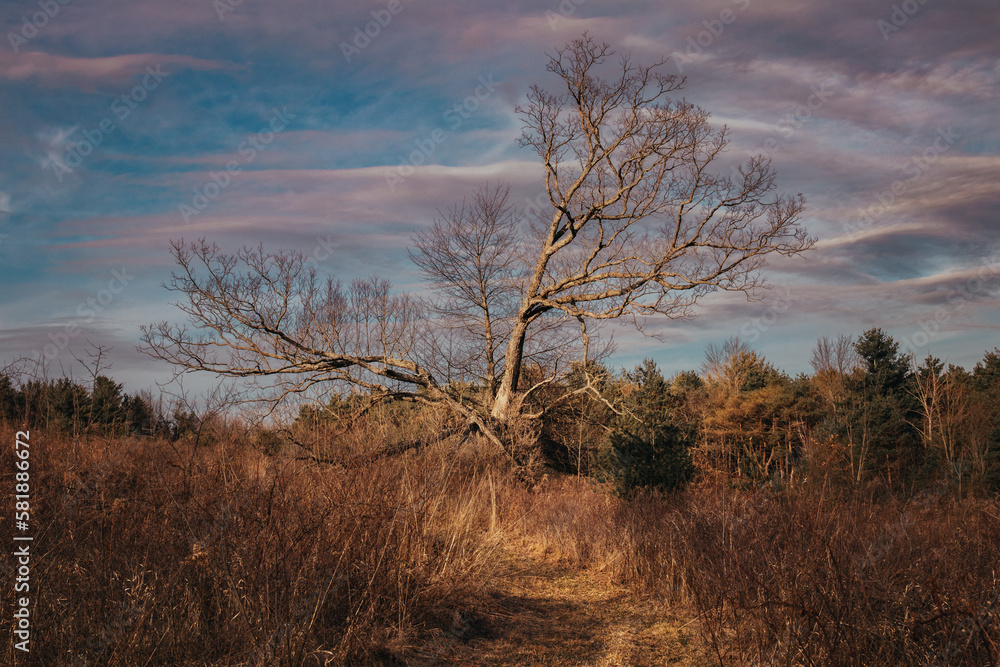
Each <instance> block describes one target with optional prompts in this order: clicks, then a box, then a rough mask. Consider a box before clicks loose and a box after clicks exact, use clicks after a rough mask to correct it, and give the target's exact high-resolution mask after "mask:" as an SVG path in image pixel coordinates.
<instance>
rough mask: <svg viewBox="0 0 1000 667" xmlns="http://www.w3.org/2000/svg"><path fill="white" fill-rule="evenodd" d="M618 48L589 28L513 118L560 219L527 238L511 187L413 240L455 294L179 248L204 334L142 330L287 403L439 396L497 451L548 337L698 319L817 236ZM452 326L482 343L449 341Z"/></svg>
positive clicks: (539, 224) (250, 254)
mask: <svg viewBox="0 0 1000 667" xmlns="http://www.w3.org/2000/svg"><path fill="white" fill-rule="evenodd" d="M613 56H614V52H613V51H612V50H611V48H610V46H609V45H607V44H598V43H596V42H594V41H593V40H592V39H591V38H590V37H589V36H587V35H586V34H585V35H584V36H583V37H582V38H580V39H577V40H575V41H574V42H572V43H571V44H570V45H568V46H567V47H565V48H564V49H562V50H559V51H556V53H555V54H553V55H552V56H550V60H549V64H548V71H549V72H551V73H553V74H555V75H556V77H557V78H558V79H559V80H560V84H561V89H560V90H559V91H558V92H548V91H547V90H545V89H543V88H541V87H537V86H535V87H532V88H531V91H530V93H529V95H528V102H527V106H525V107H523V108H518V112H519V113H520V115H521V117H522V118H523V121H524V129H523V135H522V144H523V145H524V146H526V147H529V148H531V149H533V150H534V151H535V152H536V153H537V154H538V156H539V158H540V160H541V163H542V165H543V168H544V173H545V190H546V193H547V195H548V199H549V202H550V204H551V209H550V211H551V217H549V216H548V214H546V215H545V216H544V217H543V219H542V220H540V221H534V223H535V224H534V225H533V226H532V227H531V229H530V230H526V229H525V228H524V226H523V224H522V222H521V221H520V218H521V216H520V215H519V214H518V212H517V211H515V210H514V209H513V208H512V207H510V206H509V205H508V204H507V190H506V189H505V188H502V187H497V188H492V189H491V188H490V187H488V186H487V187H486V188H485V189H484V190H481V191H480V192H478V193H477V194H476V195H475V197H474V199H473V200H472V201H471V202H467V203H463V204H460V205H458V206H456V207H454V208H452V209H450V210H448V211H446V212H445V213H444V214H443V216H442V219H441V220H439V221H438V222H437V223H436V224H435V225H434V226H432V227H430V228H429V229H428V230H427V231H425V232H422V233H420V234H418V235H417V236H416V237H415V239H414V240H415V250H414V252H413V253H412V255H411V256H412V258H413V259H414V261H415V262H416V263H417V265H418V266H419V267H420V268H421V270H422V271H423V273H424V275H425V276H426V277H427V278H428V279H429V280H430V282H431V283H432V285H431V286H432V287H434V288H436V289H437V290H438V292H439V295H440V296H439V298H438V299H437V300H434V301H432V302H431V303H430V306H429V307H428V304H425V303H421V302H420V301H419V300H417V299H414V298H411V297H408V296H405V295H403V296H400V295H393V294H392V293H391V290H390V289H389V286H388V284H387V283H385V282H383V281H380V280H377V279H371V280H368V281H359V282H355V283H353V284H352V285H350V286H349V287H347V288H345V287H344V286H342V285H340V284H339V283H337V282H335V281H333V280H327V281H326V282H324V281H321V280H320V279H319V278H318V276H317V275H316V272H315V270H313V269H309V268H307V266H306V262H305V259H304V258H303V257H302V256H301V255H297V254H288V253H275V254H269V253H265V252H264V251H263V249H244V250H242V251H240V252H238V253H236V254H235V255H229V254H225V253H222V252H221V251H220V250H219V249H218V248H216V247H215V246H210V245H208V244H206V243H204V242H201V243H196V244H193V245H190V246H186V245H184V244H183V243H178V244H175V245H174V253H175V259H176V261H177V263H178V264H179V265H180V267H181V271H180V272H179V273H176V274H175V275H174V278H173V282H172V283H171V285H170V287H171V288H172V289H174V290H176V291H178V292H180V293H182V294H183V295H185V297H186V299H187V302H186V303H182V304H181V307H182V309H183V310H184V311H185V312H186V313H187V314H188V315H189V316H190V318H191V320H192V322H193V323H194V324H195V326H196V329H194V330H191V329H187V328H185V327H183V326H182V327H175V326H171V325H169V324H166V323H162V324H158V325H153V326H150V327H147V328H146V329H145V332H144V335H145V342H146V349H147V350H148V351H149V352H150V353H152V354H153V355H155V356H158V357H160V358H163V359H166V360H168V361H170V362H172V363H174V364H177V365H178V366H180V367H181V368H183V369H186V370H190V369H194V370H210V371H214V372H216V373H218V374H220V375H224V376H237V377H252V378H257V379H258V380H262V379H263V380H272V381H273V382H272V385H271V386H272V387H277V388H279V389H280V390H281V391H280V393H279V395H283V394H287V393H289V392H299V391H304V390H306V389H307V388H309V387H310V386H313V385H315V384H316V383H320V382H329V381H337V380H340V381H343V382H347V383H351V384H353V385H356V386H360V387H364V388H366V389H367V390H369V391H371V392H373V393H375V394H377V395H394V396H399V397H403V398H408V399H410V400H419V401H427V402H434V403H438V404H441V403H444V404H446V405H448V406H449V407H450V408H451V409H453V410H454V411H455V412H456V413H458V414H460V415H462V416H463V417H465V418H466V419H467V420H468V421H469V422H471V423H474V424H477V425H478V426H479V427H480V428H481V429H483V431H484V433H486V434H487V435H488V436H489V437H490V438H491V439H492V440H493V441H494V442H496V443H498V444H501V445H502V444H503V440H504V438H503V436H502V433H503V431H504V427H505V425H508V424H511V423H513V422H514V421H516V420H517V419H518V418H519V417H520V416H522V415H523V414H524V413H525V405H526V403H525V401H526V398H527V397H528V396H529V395H530V394H531V393H532V391H534V390H535V389H536V388H538V387H541V386H544V385H546V384H547V383H551V382H552V381H553V380H554V379H555V378H556V371H557V364H556V363H555V362H553V363H550V364H549V367H548V369H547V377H543V378H540V379H539V377H537V374H535V375H536V376H535V377H534V378H533V384H532V386H531V387H528V388H522V387H520V386H519V382H520V381H521V380H522V376H524V375H525V373H524V371H525V366H526V362H527V360H528V359H529V358H531V355H532V353H533V352H534V353H537V354H539V355H541V356H543V357H544V354H543V353H544V352H545V351H546V348H548V350H547V351H549V352H552V351H554V348H559V347H563V346H564V345H563V343H562V342H559V343H555V344H554V343H552V342H551V341H552V340H553V338H552V337H551V336H550V335H549V333H547V332H552V331H560V332H564V331H565V326H564V325H565V323H566V322H569V323H572V324H574V326H578V329H577V331H578V332H579V333H578V335H577V342H578V344H579V345H580V347H582V349H583V351H584V354H583V356H584V362H586V357H587V355H588V353H589V347H590V346H589V334H588V328H587V325H588V322H591V323H592V322H593V321H595V320H597V321H601V320H612V319H616V318H622V317H628V318H631V319H632V320H633V322H634V323H635V324H636V325H637V326H640V327H641V326H642V324H643V321H644V319H645V318H647V317H649V316H652V315H657V314H659V315H662V316H666V317H670V318H679V317H686V316H689V315H691V314H692V312H693V311H692V307H693V306H694V305H695V304H696V302H697V301H698V299H699V298H700V297H702V296H704V295H705V294H708V293H710V292H712V291H715V290H720V289H721V290H730V291H742V292H751V291H753V290H755V289H756V288H759V287H762V286H763V285H764V283H763V281H762V278H761V274H760V270H761V269H762V268H763V266H764V261H765V258H766V256H767V255H769V254H771V253H778V254H782V255H794V254H797V253H800V252H802V251H804V250H806V249H807V248H809V247H810V246H811V244H812V241H811V240H810V239H808V238H807V236H806V234H805V232H804V231H803V230H802V228H801V227H800V226H799V225H798V220H799V217H800V215H801V212H802V209H803V202H802V199H801V197H800V196H799V197H786V196H781V195H775V194H773V191H774V189H775V174H774V171H773V170H772V169H771V167H770V164H769V162H768V160H767V159H765V158H764V157H754V158H752V159H751V160H750V161H749V162H747V163H746V164H744V165H743V166H742V167H740V168H739V170H738V172H737V173H738V174H739V176H738V178H735V179H733V178H729V177H724V176H719V175H716V173H715V172H714V171H713V170H712V167H713V166H714V164H713V163H714V162H715V161H716V160H717V159H718V158H719V156H720V155H721V153H722V151H723V150H724V148H725V147H726V145H727V141H728V140H727V130H726V129H725V128H724V127H723V128H718V129H716V128H713V127H712V126H711V125H710V124H709V121H708V114H707V113H706V112H705V111H703V110H701V109H699V108H697V107H695V106H693V105H691V104H689V103H687V102H685V101H683V100H678V99H674V98H672V97H671V95H672V94H673V93H675V92H676V91H678V90H679V89H680V88H681V87H682V86H683V84H684V80H683V79H680V78H676V77H673V76H666V75H662V74H659V73H658V71H657V70H658V68H659V66H660V65H662V62H661V63H656V64H654V65H651V66H638V65H636V64H634V63H633V62H632V60H631V58H630V57H629V56H621V57H620V58H619V59H618V60H617V61H616V62H612V57H613ZM605 74H607V75H608V78H602V77H603V76H604V75H605ZM455 331H462V332H464V333H465V334H469V335H471V336H472V337H473V339H474V340H476V341H477V345H478V350H477V351H473V352H469V351H468V347H467V345H466V344H465V343H464V342H459V343H458V344H457V345H456V344H452V342H448V341H454V336H453V334H454V333H455ZM449 337H450V338H449ZM466 340H467V339H466ZM449 347H450V349H451V350H452V351H456V350H461V353H460V354H459V358H458V359H454V358H452V359H449V360H448V362H449V363H450V364H451V365H452V366H456V367H459V368H463V367H464V368H465V372H467V373H471V372H473V367H474V366H475V367H476V368H477V369H478V370H475V372H474V373H473V374H479V377H480V378H481V380H482V381H483V382H484V383H485V385H486V386H487V391H486V393H485V400H480V401H479V402H478V403H473V404H470V403H469V402H468V401H466V400H465V399H464V398H463V397H462V396H456V395H455V393H454V392H453V391H452V388H451V387H450V386H449V384H448V383H447V382H441V381H440V380H439V377H438V375H439V374H438V375H436V374H435V369H438V368H441V367H442V363H441V362H442V360H441V356H442V350H445V349H447V348H449ZM445 365H447V364H445ZM565 366H568V364H565ZM583 367H586V363H584V364H583ZM535 414H536V415H537V414H541V413H539V412H537V411H536V412H535Z"/></svg>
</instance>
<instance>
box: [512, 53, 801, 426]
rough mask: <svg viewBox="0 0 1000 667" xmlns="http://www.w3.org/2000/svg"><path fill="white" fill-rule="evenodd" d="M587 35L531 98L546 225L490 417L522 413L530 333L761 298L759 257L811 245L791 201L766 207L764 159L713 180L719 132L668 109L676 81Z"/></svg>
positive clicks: (704, 118)
mask: <svg viewBox="0 0 1000 667" xmlns="http://www.w3.org/2000/svg"><path fill="white" fill-rule="evenodd" d="M612 56H614V52H613V51H612V50H611V47H610V46H609V45H608V44H598V43H596V42H594V40H593V39H591V38H590V37H589V36H588V35H586V34H585V35H584V36H583V37H582V38H580V39H577V40H575V41H573V42H572V43H571V44H570V45H568V46H567V47H566V48H564V49H561V50H559V51H557V52H556V53H555V54H554V55H552V56H551V57H550V59H549V64H548V68H547V69H548V71H549V72H552V73H553V74H555V75H556V76H557V77H558V78H559V79H561V84H562V89H561V90H559V91H558V92H555V93H554V92H549V91H548V90H546V89H544V88H541V87H539V86H533V87H532V88H531V92H530V93H529V95H528V105H527V106H526V107H523V108H518V112H519V113H520V114H521V116H522V118H523V119H524V130H523V134H522V145H524V146H527V147H530V148H532V149H533V150H534V151H535V152H536V153H537V154H538V156H539V158H540V159H541V161H542V164H543V165H544V168H545V188H546V192H547V194H548V199H549V202H550V204H551V206H552V217H551V219H549V220H548V221H547V224H546V225H545V226H543V227H542V228H541V229H540V230H539V232H540V234H539V238H538V241H539V243H538V246H537V249H536V254H535V261H534V266H533V268H532V271H531V276H530V278H529V279H528V282H527V284H526V289H525V292H524V295H523V297H522V299H521V303H520V307H519V308H518V312H517V315H516V317H515V320H514V325H513V330H512V333H511V336H510V340H509V342H508V344H507V350H506V360H505V366H504V375H503V379H502V381H501V384H500V387H499V390H498V392H497V397H496V401H495V402H494V405H493V409H492V414H493V416H494V417H497V418H500V419H505V418H509V417H510V416H511V414H512V412H516V410H517V403H518V401H517V391H518V370H519V368H520V365H521V359H522V357H523V352H524V341H525V338H526V336H527V333H528V330H529V328H530V326H531V325H532V323H533V322H534V321H535V320H537V319H538V318H539V317H540V316H542V315H544V314H545V313H547V312H549V311H552V310H558V311H562V312H563V313H565V314H567V315H569V316H572V317H578V318H587V319H612V318H620V317H623V316H627V317H631V318H633V320H635V321H636V323H637V324H638V323H639V319H640V318H643V317H645V316H649V315H653V314H661V315H666V316H667V317H674V318H676V317H684V316H686V315H689V314H690V313H691V307H692V306H693V305H694V304H695V303H696V301H697V300H698V298H699V297H701V296H703V295H705V294H707V293H709V292H711V291H713V290H715V289H723V290H731V291H743V292H749V291H752V290H753V289H755V288H757V287H760V286H761V285H762V282H761V277H760V269H761V268H762V267H763V265H764V261H765V257H766V255H768V254H770V253H780V254H784V255H793V254H796V253H800V252H802V251H804V250H806V249H807V248H809V247H810V246H811V245H812V241H811V240H810V239H809V238H807V236H806V234H805V231H804V230H803V229H802V228H801V227H799V226H798V224H797V223H798V219H799V217H800V215H801V213H802V210H803V205H804V204H803V201H802V199H801V196H799V197H784V196H774V195H772V191H773V190H774V187H775V173H774V171H773V170H772V169H771V166H770V162H769V160H767V159H766V158H765V157H762V156H757V157H754V158H752V159H751V160H750V161H749V162H747V163H746V164H744V165H742V166H741V167H740V168H739V169H738V171H737V173H738V174H739V177H738V178H736V179H732V178H726V177H723V176H719V175H716V173H715V172H714V171H712V167H713V162H715V161H716V160H717V159H718V157H719V156H720V154H721V153H722V151H723V149H724V148H725V147H726V145H727V143H728V141H727V130H726V128H724V127H723V128H720V129H714V128H713V127H712V126H711V125H710V124H709V122H708V114H707V113H706V112H705V111H704V110H702V109H700V108H698V107H696V106H694V105H691V104H689V103H687V102H685V101H684V100H676V99H673V98H671V97H670V95H671V94H672V93H674V92H676V91H678V90H679V89H680V88H682V87H683V85H684V79H683V78H678V77H675V76H670V75H663V74H660V73H659V72H658V71H657V70H658V68H659V67H660V66H661V65H662V64H663V61H661V62H659V63H655V64H653V65H649V66H639V65H636V64H635V63H633V62H632V60H631V58H630V57H629V56H627V55H623V56H621V57H620V58H619V60H618V63H617V67H614V68H613V76H611V77H609V78H602V76H601V74H602V73H603V69H604V67H605V65H607V64H608V61H609V59H610V58H611V57H612Z"/></svg>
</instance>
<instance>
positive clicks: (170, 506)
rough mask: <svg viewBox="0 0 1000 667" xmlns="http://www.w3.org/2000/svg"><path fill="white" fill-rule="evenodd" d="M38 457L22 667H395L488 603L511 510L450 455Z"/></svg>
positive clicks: (98, 446)
mask: <svg viewBox="0 0 1000 667" xmlns="http://www.w3.org/2000/svg"><path fill="white" fill-rule="evenodd" d="M0 437H3V438H5V440H4V441H5V442H13V440H12V438H13V430H10V431H9V432H8V431H3V432H2V433H0ZM369 446H378V443H371V442H370V443H369ZM32 447H33V449H32V478H31V479H32V488H33V489H34V495H33V499H32V521H33V532H34V535H35V542H34V546H33V551H34V558H33V560H32V582H33V587H32V592H31V594H32V608H31V611H32V632H33V635H32V643H31V648H32V650H31V653H30V654H23V653H21V652H19V651H15V650H14V649H13V644H14V642H13V640H12V637H13V635H12V625H11V622H10V618H9V616H8V615H5V616H4V618H3V619H2V620H0V636H3V637H4V638H5V639H6V641H5V643H4V646H3V649H2V651H3V654H4V657H3V658H2V659H0V662H3V663H5V664H11V665H46V666H49V665H130V666H131V665H156V664H177V665H184V664H190V665H195V664H197V665H323V664H330V665H342V664H369V663H372V664H393V662H394V660H396V658H395V657H394V656H395V655H397V654H399V653H403V652H405V651H406V649H407V647H408V646H409V645H410V644H412V643H414V642H417V641H419V640H420V638H421V637H422V636H425V635H427V634H428V633H432V632H434V631H435V630H434V629H435V628H447V627H448V626H449V624H451V623H452V621H453V617H454V614H456V613H457V612H459V611H461V610H462V609H463V608H464V607H466V606H468V605H474V604H475V603H476V600H477V599H478V594H479V593H480V592H481V591H482V590H483V589H484V587H487V586H489V585H490V581H491V574H492V571H493V568H494V567H495V564H496V558H495V554H496V551H497V549H498V548H499V545H500V544H501V542H502V541H503V539H504V530H505V525H507V524H509V523H510V521H509V520H508V517H507V513H508V509H506V508H509V507H512V506H513V503H511V502H508V501H507V500H506V499H505V494H507V495H509V494H510V493H511V491H510V488H511V487H510V486H509V485H507V484H506V483H505V482H504V480H503V479H502V476H500V475H497V474H496V473H493V472H490V471H489V469H484V466H482V465H477V464H476V463H475V461H474V460H473V461H471V462H470V461H465V460H464V459H463V457H462V456H458V455H456V454H455V452H453V451H452V449H451V446H450V445H449V444H448V443H439V444H437V445H432V446H430V447H428V448H427V449H425V450H424V451H423V452H421V453H419V454H410V455H408V456H402V457H395V458H390V459H384V460H378V461H375V462H371V463H368V464H366V465H365V466H363V467H354V468H351V467H346V466H338V465H329V464H326V465H316V464H315V463H311V462H308V461H299V460H294V458H291V457H284V458H282V457H275V458H271V457H267V456H265V455H263V454H262V453H261V452H259V451H256V450H254V449H251V448H247V447H245V446H242V445H240V444H239V443H236V442H226V441H225V440H223V441H220V442H217V443H216V444H214V445H213V446H211V447H195V446H194V444H193V443H168V442H166V441H159V440H150V439H127V440H122V439H104V438H91V439H83V438H72V437H52V438H49V437H47V435H46V434H45V433H44V432H41V431H32ZM11 449H12V448H10V447H4V448H3V455H2V457H0V466H2V473H3V474H2V476H0V480H2V481H0V484H3V485H5V486H4V487H3V488H13V487H12V486H11V485H12V484H13V479H12V471H13V459H12V456H11V454H10V450H11ZM4 496H5V498H7V500H5V501H4V507H5V510H6V509H11V510H12V509H13V508H12V507H10V508H8V507H7V505H9V502H8V501H9V500H10V498H9V496H8V494H4ZM7 516H11V514H7ZM4 562H5V572H6V573H7V574H8V575H9V574H10V572H11V570H10V569H9V567H6V566H7V565H8V564H9V559H5V561H4ZM2 590H3V597H4V600H10V599H12V597H13V580H12V577H10V576H7V577H5V579H4V582H3V586H2Z"/></svg>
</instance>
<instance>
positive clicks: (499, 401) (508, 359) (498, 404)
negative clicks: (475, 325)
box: [491, 317, 528, 421]
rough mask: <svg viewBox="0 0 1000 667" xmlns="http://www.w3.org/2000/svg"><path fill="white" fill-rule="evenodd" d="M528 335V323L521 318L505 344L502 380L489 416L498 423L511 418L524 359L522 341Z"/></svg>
mask: <svg viewBox="0 0 1000 667" xmlns="http://www.w3.org/2000/svg"><path fill="white" fill-rule="evenodd" d="M527 333H528V323H527V322H525V321H524V320H523V319H522V318H520V317H519V318H518V322H517V324H516V325H514V330H513V331H512V332H511V334H510V341H509V342H508V343H507V354H506V356H505V361H504V369H503V379H502V380H501V381H500V387H499V389H497V395H496V400H495V401H493V409H492V410H491V415H492V416H493V418H494V419H498V420H500V421H509V420H510V419H511V418H512V417H514V416H516V415H514V414H512V408H513V407H514V405H515V402H514V394H515V393H516V392H517V380H518V376H519V375H520V374H521V362H522V360H523V358H524V341H525V338H526V337H527Z"/></svg>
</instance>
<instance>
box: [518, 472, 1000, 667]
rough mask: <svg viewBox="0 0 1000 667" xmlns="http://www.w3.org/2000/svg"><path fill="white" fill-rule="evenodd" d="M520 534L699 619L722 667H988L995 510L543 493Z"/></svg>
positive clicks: (956, 504) (790, 498)
mask: <svg viewBox="0 0 1000 667" xmlns="http://www.w3.org/2000/svg"><path fill="white" fill-rule="evenodd" d="M528 530H529V531H531V533H532V534H533V535H535V536H536V537H537V538H538V539H541V540H542V541H543V542H544V543H545V544H547V545H548V546H549V548H550V549H552V550H553V551H554V552H555V553H556V554H557V555H559V556H561V557H563V558H566V559H568V560H570V561H572V562H575V563H576V564H578V565H580V566H581V567H588V568H594V569H597V570H603V571H606V572H608V573H610V574H611V575H612V576H613V577H614V578H615V579H616V580H617V581H619V582H622V583H625V584H628V585H630V586H631V587H633V588H634V589H636V590H637V591H640V592H644V593H647V594H652V595H655V596H657V597H660V598H662V599H665V600H666V601H668V602H670V603H673V604H675V605H682V606H686V607H687V608H688V610H689V611H690V613H691V615H692V616H695V617H697V619H698V627H700V630H701V635H702V638H703V640H704V646H705V649H706V654H707V656H708V657H709V658H710V659H712V661H714V662H717V663H719V664H726V665H968V666H969V667H973V666H982V665H996V664H997V662H998V659H1000V579H998V576H1000V503H998V502H997V500H996V499H992V500H982V499H980V500H976V499H954V498H948V497H938V496H922V497H918V498H915V499H910V500H906V501H904V500H900V499H895V498H892V497H887V496H873V495H867V496H865V495H861V494H858V495H849V494H848V495H831V494H829V493H827V492H825V491H824V489H822V488H818V489H816V488H814V489H799V490H788V491H784V492H773V491H766V490H764V491H758V492H756V493H746V492H736V491H731V490H724V489H720V488H715V489H693V490H691V491H689V492H687V493H684V494H677V495H674V496H670V497H662V496H645V497H640V498H636V499H634V500H631V501H624V500H619V499H616V498H612V497H609V496H608V495H606V494H603V493H601V492H599V491H597V490H595V489H594V488H592V487H590V486H589V485H587V484H585V483H580V482H577V481H575V480H574V481H572V482H567V483H563V484H555V485H553V487H552V488H551V489H550V492H549V493H548V494H547V495H546V497H545V498H544V499H542V500H539V506H538V507H537V508H536V512H535V513H533V514H532V515H531V519H530V525H529V526H528Z"/></svg>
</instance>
